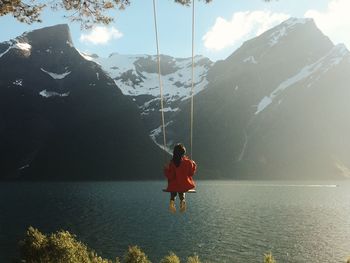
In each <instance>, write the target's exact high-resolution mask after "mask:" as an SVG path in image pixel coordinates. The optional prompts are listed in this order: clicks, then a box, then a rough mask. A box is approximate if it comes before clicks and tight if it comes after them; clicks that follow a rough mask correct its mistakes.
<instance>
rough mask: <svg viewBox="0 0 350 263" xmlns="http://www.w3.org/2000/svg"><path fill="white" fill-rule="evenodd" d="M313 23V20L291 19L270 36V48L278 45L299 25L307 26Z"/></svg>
mask: <svg viewBox="0 0 350 263" xmlns="http://www.w3.org/2000/svg"><path fill="white" fill-rule="evenodd" d="M309 21H312V19H311V18H293V17H292V18H289V19H288V20H286V21H284V22H283V23H281V24H280V25H279V26H278V27H277V29H276V30H275V31H274V32H272V33H271V34H270V40H269V45H270V47H272V46H274V45H276V44H277V43H278V42H279V40H280V39H281V38H283V37H285V36H287V35H288V32H289V31H290V30H292V29H294V28H295V26H296V25H298V24H306V23H307V22H309Z"/></svg>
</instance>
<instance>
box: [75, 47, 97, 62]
mask: <svg viewBox="0 0 350 263" xmlns="http://www.w3.org/2000/svg"><path fill="white" fill-rule="evenodd" d="M76 50H77V51H78V52H79V54H80V56H82V57H83V58H84V59H85V60H88V61H94V58H93V57H90V56H89V55H88V54H85V53H83V52H81V51H79V50H78V49H76Z"/></svg>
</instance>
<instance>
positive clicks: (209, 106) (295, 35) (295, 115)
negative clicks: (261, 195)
mask: <svg viewBox="0 0 350 263" xmlns="http://www.w3.org/2000/svg"><path fill="white" fill-rule="evenodd" d="M208 82H209V83H208V87H207V89H205V90H204V91H203V92H201V93H199V94H198V95H197V96H196V104H195V113H194V116H195V125H194V127H195V130H194V149H193V153H194V156H193V158H195V159H196V160H197V161H198V163H199V164H200V167H202V168H205V169H206V170H207V171H211V172H210V173H208V175H209V174H212V175H214V174H215V176H216V178H217V177H218V176H222V177H224V178H254V179H260V178H264V179H265V178H275V179H281V178H289V179H291V178H293V179H295V178H304V179H305V178H309V179H310V178H334V177H336V176H349V175H350V168H348V167H350V157H349V156H350V154H349V153H350V150H349V149H350V137H349V136H348V135H349V133H350V123H349V122H348V121H347V120H348V119H350V104H349V102H348V98H349V96H350V88H349V86H348V83H350V54H349V51H348V50H347V48H346V47H345V46H344V45H342V44H339V45H336V46H334V45H333V43H332V42H331V41H330V40H329V39H328V37H326V36H325V35H323V33H322V32H321V31H320V30H319V29H318V28H317V27H316V25H315V23H314V22H313V20H311V19H295V18H291V19H289V20H287V21H285V22H283V23H281V24H280V25H278V26H276V27H274V28H272V29H270V30H268V31H267V32H265V33H263V34H261V35H260V36H258V37H256V38H254V39H251V40H249V41H247V42H245V43H244V44H243V45H242V46H241V47H240V48H239V49H238V50H236V51H235V52H234V53H233V54H232V55H231V56H229V57H228V58H227V59H226V60H224V61H219V62H217V63H215V64H214V66H213V67H212V68H211V69H210V70H209V72H208ZM187 107H188V105H187ZM188 118H189V116H188V115H187V114H182V113H180V114H179V115H178V116H177V118H176V119H175V120H173V122H172V123H171V124H170V125H169V126H168V127H167V129H168V130H169V132H170V133H171V134H173V135H175V136H174V137H173V140H175V141H179V140H180V141H185V142H187V141H188V140H186V139H187V138H188V130H186V129H183V128H182V127H183V123H187V122H188ZM175 131H176V132H175ZM158 139H160V138H158Z"/></svg>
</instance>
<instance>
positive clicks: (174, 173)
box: [164, 143, 197, 213]
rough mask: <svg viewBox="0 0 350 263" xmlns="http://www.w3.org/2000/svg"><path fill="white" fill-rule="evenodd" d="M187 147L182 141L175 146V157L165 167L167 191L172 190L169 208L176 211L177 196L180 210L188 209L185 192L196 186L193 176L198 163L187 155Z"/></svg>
mask: <svg viewBox="0 0 350 263" xmlns="http://www.w3.org/2000/svg"><path fill="white" fill-rule="evenodd" d="M185 153H186V148H185V146H183V145H182V144H181V143H178V144H176V145H175V147H174V151H173V158H172V159H171V161H170V162H169V164H167V165H165V167H164V174H165V176H166V177H167V178H168V187H167V189H166V191H167V192H170V205H169V210H170V211H171V212H173V213H175V212H176V206H175V197H176V196H177V194H178V195H179V198H180V212H182V213H183V212H185V211H186V201H185V192H187V191H188V190H190V189H194V188H195V186H196V185H195V183H194V181H193V178H192V176H193V175H194V173H195V172H196V167H197V165H196V163H195V162H194V161H192V160H191V159H189V158H188V157H187V156H185Z"/></svg>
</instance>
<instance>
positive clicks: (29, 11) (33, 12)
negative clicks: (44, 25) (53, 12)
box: [0, 0, 45, 24]
mask: <svg viewBox="0 0 350 263" xmlns="http://www.w3.org/2000/svg"><path fill="white" fill-rule="evenodd" d="M44 7H45V5H43V4H34V1H30V4H28V3H25V2H23V1H22V0H0V16H4V15H7V14H12V15H13V17H14V18H16V19H17V20H18V21H20V22H22V23H27V24H31V23H33V22H41V20H40V18H39V16H40V13H41V10H42V9H43V8H44Z"/></svg>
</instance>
